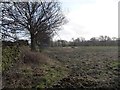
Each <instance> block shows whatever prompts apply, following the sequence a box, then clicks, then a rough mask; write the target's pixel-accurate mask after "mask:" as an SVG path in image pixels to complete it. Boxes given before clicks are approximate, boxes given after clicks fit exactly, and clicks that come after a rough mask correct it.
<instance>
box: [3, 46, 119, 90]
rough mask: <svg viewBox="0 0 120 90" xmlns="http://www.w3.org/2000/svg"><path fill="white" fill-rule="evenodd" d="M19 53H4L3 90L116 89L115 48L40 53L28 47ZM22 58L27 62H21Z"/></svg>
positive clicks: (52, 49)
mask: <svg viewBox="0 0 120 90" xmlns="http://www.w3.org/2000/svg"><path fill="white" fill-rule="evenodd" d="M22 49H23V50H24V52H22V50H21V51H20V52H18V55H16V54H15V52H14V50H16V49H15V47H14V48H9V47H7V48H5V49H3V57H2V58H3V61H2V62H3V64H2V65H3V68H2V69H3V87H5V88H10V87H12V88H18V87H21V88H45V87H47V88H48V87H49V88H118V86H119V85H118V84H119V83H118V82H119V80H118V79H119V78H118V75H119V68H118V66H119V65H120V63H119V62H118V47H114V46H80V47H48V48H46V49H44V50H43V52H42V53H39V52H31V51H29V50H28V49H27V47H24V48H23V47H22ZM25 49H26V50H25ZM13 55H14V56H13ZM22 55H23V56H24V57H25V56H26V57H27V58H29V59H27V58H26V59H24V58H22ZM15 56H17V57H15ZM14 58H15V59H14ZM13 60H15V61H13ZM24 60H26V61H24ZM36 62H37V63H36ZM11 63H12V64H11Z"/></svg>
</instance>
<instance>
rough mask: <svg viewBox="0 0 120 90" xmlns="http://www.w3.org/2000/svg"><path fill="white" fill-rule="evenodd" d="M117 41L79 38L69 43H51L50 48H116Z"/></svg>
mask: <svg viewBox="0 0 120 90" xmlns="http://www.w3.org/2000/svg"><path fill="white" fill-rule="evenodd" d="M119 41H120V39H119V38H116V37H112V38H110V37H109V36H100V37H92V38H91V39H90V40H85V38H83V37H81V38H77V39H74V38H72V40H71V41H66V40H57V41H51V44H50V46H53V47H54V46H62V47H65V46H117V45H120V43H118V42H119Z"/></svg>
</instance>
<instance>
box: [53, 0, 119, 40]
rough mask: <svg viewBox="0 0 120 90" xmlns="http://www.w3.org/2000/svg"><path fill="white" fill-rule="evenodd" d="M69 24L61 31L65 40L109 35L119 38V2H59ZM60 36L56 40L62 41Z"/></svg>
mask: <svg viewBox="0 0 120 90" xmlns="http://www.w3.org/2000/svg"><path fill="white" fill-rule="evenodd" d="M59 1H61V2H62V8H63V11H64V14H65V15H66V17H67V19H68V20H69V23H67V24H66V25H64V26H63V28H62V30H61V31H59V36H60V38H61V39H64V40H68V41H69V40H71V38H77V37H85V39H86V40H88V39H90V38H91V37H99V36H100V35H107V36H110V37H114V36H115V37H118V1H119V0H59ZM60 38H58V36H56V37H54V39H55V40H57V39H60Z"/></svg>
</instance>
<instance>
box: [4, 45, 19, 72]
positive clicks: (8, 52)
mask: <svg viewBox="0 0 120 90" xmlns="http://www.w3.org/2000/svg"><path fill="white" fill-rule="evenodd" d="M18 57H19V49H18V48H17V47H16V46H13V47H9V46H8V47H5V48H3V50H2V70H3V71H4V70H8V69H9V68H10V67H12V66H13V64H14V63H15V62H16V60H18Z"/></svg>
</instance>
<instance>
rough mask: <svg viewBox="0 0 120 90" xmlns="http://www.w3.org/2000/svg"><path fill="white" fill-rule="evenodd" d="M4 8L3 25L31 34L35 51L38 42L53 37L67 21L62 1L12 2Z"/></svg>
mask: <svg viewBox="0 0 120 90" xmlns="http://www.w3.org/2000/svg"><path fill="white" fill-rule="evenodd" d="M4 8H5V11H6V12H5V13H4V20H3V24H2V26H4V27H6V28H7V29H6V28H5V30H6V31H7V32H8V31H10V32H11V31H13V32H14V33H18V34H21V33H23V34H27V35H29V36H30V40H31V50H33V51H35V50H36V45H37V44H42V41H44V40H47V39H48V38H51V37H52V36H53V35H54V34H55V33H56V31H57V30H59V29H60V26H61V25H63V24H65V23H66V21H67V20H66V19H65V16H64V15H63V13H62V10H61V6H60V2H55V1H51V2H45V1H44V2H12V3H9V5H7V6H6V7H4ZM5 34H6V33H5ZM10 36H11V35H10Z"/></svg>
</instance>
